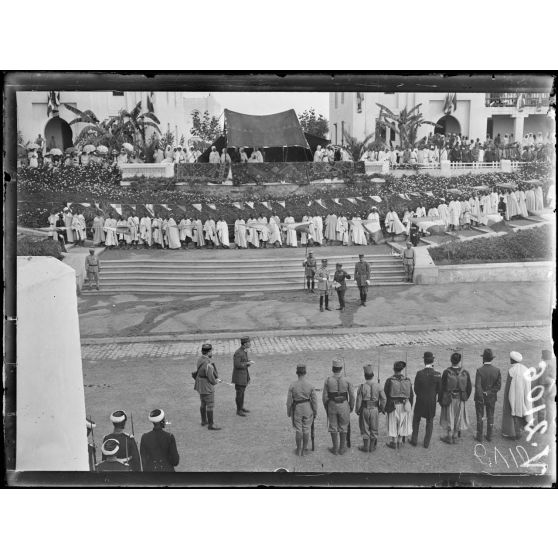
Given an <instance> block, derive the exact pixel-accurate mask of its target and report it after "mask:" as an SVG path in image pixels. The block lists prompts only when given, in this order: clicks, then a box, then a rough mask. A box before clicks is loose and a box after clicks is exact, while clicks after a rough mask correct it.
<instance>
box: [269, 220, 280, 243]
mask: <svg viewBox="0 0 558 558" xmlns="http://www.w3.org/2000/svg"><path fill="white" fill-rule="evenodd" d="M280 223H281V221H280V220H279V217H270V218H269V233H270V234H269V243H270V244H271V245H272V246H274V247H279V246H282V245H283V240H282V239H281V231H280V230H279V224H280Z"/></svg>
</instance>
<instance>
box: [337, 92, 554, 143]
mask: <svg viewBox="0 0 558 558" xmlns="http://www.w3.org/2000/svg"><path fill="white" fill-rule="evenodd" d="M454 95H455V103H450V104H451V112H450V113H449V114H447V108H448V97H449V101H453V100H454ZM377 103H380V104H382V105H384V106H386V107H387V108H389V109H390V110H391V111H392V112H394V113H395V114H399V112H400V111H401V110H403V109H404V108H405V107H407V110H411V109H412V108H413V107H414V106H415V105H417V104H421V107H420V112H421V113H422V115H423V118H424V120H427V121H431V122H434V123H436V124H437V125H436V127H434V126H430V125H424V126H421V127H420V128H419V131H418V135H417V140H420V139H421V138H422V137H424V136H427V135H428V134H429V133H430V132H432V133H434V132H439V133H444V134H450V133H460V134H462V135H463V136H466V137H468V138H469V139H475V140H476V139H477V138H478V139H479V140H480V141H484V140H485V139H486V138H487V136H490V137H492V138H495V137H496V136H497V135H498V134H500V135H501V136H502V137H503V136H504V135H505V134H508V135H510V134H513V135H514V138H516V139H521V138H522V137H523V136H524V135H525V134H528V133H538V132H542V133H543V134H544V136H545V137H546V135H547V134H548V133H549V132H550V133H554V131H555V121H554V116H553V114H552V115H551V114H549V95H548V94H544V93H525V94H519V93H486V94H485V93H455V94H454V93H432V92H426V93H407V92H403V93H353V92H335V93H330V94H329V122H330V138H331V141H332V142H333V143H334V144H342V143H344V134H345V133H348V134H350V135H351V136H354V137H356V138H357V139H358V140H363V139H364V138H365V137H366V136H367V135H369V134H372V133H374V132H375V131H376V123H377V121H378V119H379V117H380V110H381V109H380V107H378V105H377ZM381 133H382V136H383V137H382V139H385V141H386V142H387V143H388V144H389V143H391V144H392V145H394V146H395V145H399V137H398V134H396V133H395V132H393V131H391V130H387V131H386V130H383V131H382V132H381ZM374 139H376V138H372V139H371V141H373V140H374Z"/></svg>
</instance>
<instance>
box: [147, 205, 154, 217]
mask: <svg viewBox="0 0 558 558" xmlns="http://www.w3.org/2000/svg"><path fill="white" fill-rule="evenodd" d="M145 209H147V212H148V213H149V215H151V216H153V215H154V213H153V204H152V203H146V204H145Z"/></svg>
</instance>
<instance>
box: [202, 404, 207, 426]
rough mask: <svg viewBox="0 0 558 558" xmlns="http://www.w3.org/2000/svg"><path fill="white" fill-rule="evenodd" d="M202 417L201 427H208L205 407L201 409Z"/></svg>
mask: <svg viewBox="0 0 558 558" xmlns="http://www.w3.org/2000/svg"><path fill="white" fill-rule="evenodd" d="M200 415H201V425H202V426H207V414H206V410H205V407H200Z"/></svg>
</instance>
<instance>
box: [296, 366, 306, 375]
mask: <svg viewBox="0 0 558 558" xmlns="http://www.w3.org/2000/svg"><path fill="white" fill-rule="evenodd" d="M296 373H297V374H306V364H297V365H296Z"/></svg>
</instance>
